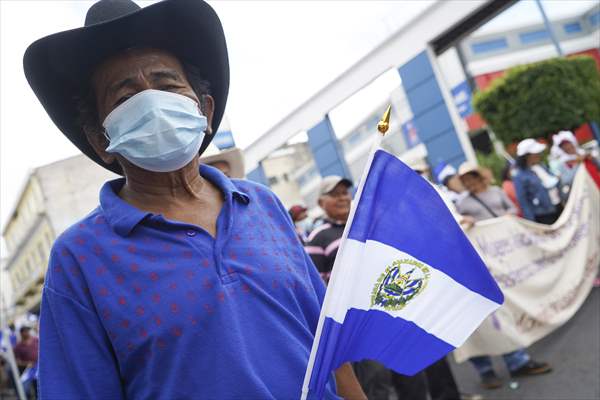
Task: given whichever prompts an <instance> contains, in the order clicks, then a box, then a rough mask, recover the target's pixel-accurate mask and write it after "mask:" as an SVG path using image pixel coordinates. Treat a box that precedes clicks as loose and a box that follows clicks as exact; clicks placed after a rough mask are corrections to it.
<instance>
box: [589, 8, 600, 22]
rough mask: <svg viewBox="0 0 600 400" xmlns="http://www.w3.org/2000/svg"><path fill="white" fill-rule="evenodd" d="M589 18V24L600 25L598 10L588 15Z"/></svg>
mask: <svg viewBox="0 0 600 400" xmlns="http://www.w3.org/2000/svg"><path fill="white" fill-rule="evenodd" d="M589 19H590V25H592V26H598V25H600V11H596V12H595V13H593V14H592V15H590V16H589Z"/></svg>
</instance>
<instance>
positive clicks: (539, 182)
mask: <svg viewBox="0 0 600 400" xmlns="http://www.w3.org/2000/svg"><path fill="white" fill-rule="evenodd" d="M545 149H546V145H545V144H542V143H539V142H537V141H535V140H534V139H525V140H522V141H521V142H520V143H519V144H518V145H517V163H516V164H517V168H516V170H515V173H514V175H513V177H512V180H513V182H514V184H515V189H516V192H517V200H518V201H519V205H520V206H521V209H522V210H523V217H524V218H526V219H528V220H530V221H536V222H539V223H542V224H548V225H550V224H553V223H554V222H555V221H556V220H557V219H558V217H559V216H560V213H561V211H562V206H561V198H560V192H559V189H558V188H559V183H560V180H559V179H558V178H557V177H556V176H555V175H553V174H552V173H551V172H550V171H548V169H546V167H544V166H543V165H542V164H541V161H542V152H543V151H544V150H545Z"/></svg>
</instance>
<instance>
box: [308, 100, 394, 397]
mask: <svg viewBox="0 0 600 400" xmlns="http://www.w3.org/2000/svg"><path fill="white" fill-rule="evenodd" d="M391 110H392V106H391V105H388V107H387V109H386V110H385V113H384V114H383V116H382V117H381V120H380V121H379V123H378V124H377V130H378V131H379V133H380V134H379V135H377V137H376V139H375V141H374V142H373V145H372V146H371V150H370V153H369V158H368V159H367V163H366V164H365V168H364V169H363V173H362V176H361V179H360V182H359V184H358V189H357V190H356V195H355V196H354V200H353V201H352V204H351V207H350V214H349V215H348V221H346V226H345V227H344V233H343V234H342V238H341V241H340V247H339V249H338V252H337V255H336V257H335V261H334V262H333V268H332V270H331V277H330V279H329V285H330V286H329V288H328V290H327V291H326V292H325V299H324V300H323V306H322V307H321V313H320V315H319V323H318V324H317V330H316V332H315V339H314V341H313V345H312V349H311V351H310V356H309V358H308V365H307V366H306V373H305V374H304V382H303V383H302V395H301V397H300V398H301V400H306V398H307V396H308V385H309V383H310V377H311V375H312V371H313V368H314V365H315V357H316V355H317V349H318V348H319V343H320V341H321V333H322V331H323V324H324V322H325V312H326V311H327V310H328V309H329V308H330V305H331V304H330V303H333V302H334V301H336V299H334V298H333V297H332V296H331V293H333V292H334V290H333V287H332V286H333V285H335V282H336V279H335V277H336V276H337V275H341V274H342V273H343V271H341V268H342V267H341V266H338V264H339V263H340V254H343V250H344V244H345V243H346V239H347V238H348V232H349V230H350V227H351V226H352V221H353V220H354V214H355V212H356V207H357V206H358V203H359V201H360V197H361V195H362V192H363V189H364V186H365V181H366V180H367V175H368V173H369V170H370V169H371V164H372V163H373V157H374V156H375V152H376V151H377V149H379V147H380V145H381V141H382V140H383V138H384V136H385V134H386V133H387V131H388V130H389V128H390V113H391ZM338 281H339V280H338Z"/></svg>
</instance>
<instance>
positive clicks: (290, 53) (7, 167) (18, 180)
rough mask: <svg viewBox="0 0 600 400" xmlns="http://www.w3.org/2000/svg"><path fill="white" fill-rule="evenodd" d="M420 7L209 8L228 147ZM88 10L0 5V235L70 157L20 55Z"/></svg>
mask: <svg viewBox="0 0 600 400" xmlns="http://www.w3.org/2000/svg"><path fill="white" fill-rule="evenodd" d="M137 3H138V4H140V5H142V6H147V5H149V4H151V3H152V2H147V1H138V2H137ZM430 3H431V2H430V1H407V0H403V1H368V2H367V1H331V2H330V1H318V2H317V1H247V0H244V1H210V4H211V5H212V6H213V7H214V8H215V10H216V11H217V13H218V14H219V16H220V18H221V21H222V23H223V26H224V30H225V35H226V38H227V43H228V48H229V57H230V64H231V89H230V95H229V100H228V104H227V109H226V114H227V116H228V119H229V122H230V125H231V128H232V130H233V132H234V136H235V140H236V142H237V144H238V146H240V147H242V148H243V147H246V146H247V145H249V144H250V143H251V142H252V141H254V140H256V139H257V138H258V137H259V136H260V135H261V134H262V133H264V132H265V131H266V130H268V129H269V128H270V127H272V126H273V125H274V124H276V123H277V122H278V121H279V120H280V119H281V118H283V117H284V116H285V115H287V114H288V113H289V112H291V111H292V110H293V109H294V108H296V107H297V106H298V105H300V104H301V103H302V102H303V101H304V100H306V99H307V98H309V97H310V96H311V95H313V94H314V93H315V92H316V91H318V90H319V89H320V88H322V87H323V86H324V85H326V84H327V83H329V82H330V81H332V80H333V79H334V78H335V77H336V76H338V75H339V74H340V73H342V72H343V71H344V70H345V69H347V68H348V67H349V66H350V65H351V64H352V63H353V62H355V61H357V60H358V59H359V58H360V57H361V56H363V55H364V54H366V53H367V52H368V51H369V50H370V49H372V48H373V47H374V46H375V45H377V44H378V43H380V42H381V41H382V40H384V39H385V38H386V37H387V36H389V35H390V34H391V33H392V32H393V31H395V30H396V29H397V28H398V27H400V26H401V25H403V24H404V23H405V22H406V21H408V20H410V18H411V17H413V16H414V15H416V14H417V13H418V12H420V11H421V10H422V9H424V8H425V7H426V6H427V5H428V4H430ZM91 4H93V2H89V1H48V0H44V1H6V0H2V1H0V29H1V30H0V63H1V64H0V87H2V90H1V92H0V181H1V182H2V188H1V191H0V195H1V198H0V214H1V216H0V221H1V225H2V227H1V228H2V229H3V228H4V224H5V222H6V219H7V217H8V213H10V211H12V208H13V206H14V202H15V201H16V197H17V196H18V194H19V191H20V189H21V187H22V185H23V182H24V181H25V179H26V178H27V174H28V173H29V172H30V171H31V169H32V168H35V167H37V166H40V165H44V164H47V163H50V162H53V161H56V160H60V159H62V158H65V157H68V156H71V155H75V154H78V150H77V149H76V148H75V147H74V146H73V145H72V144H71V143H70V142H69V141H68V140H67V139H65V138H64V137H63V135H62V134H61V133H60V132H59V131H58V129H57V128H56V127H55V126H54V124H53V123H52V122H51V121H50V119H49V118H48V116H47V115H46V113H45V111H44V110H43V108H42V107H41V105H40V104H39V102H38V101H37V99H36V98H35V96H34V94H33V92H32V91H31V89H30V88H29V86H28V84H27V82H26V80H25V77H24V75H23V70H22V57H23V53H24V52H25V49H26V48H27V46H28V45H29V44H30V43H31V42H33V41H34V40H36V39H38V38H41V37H43V36H45V35H48V34H51V33H55V32H58V31H62V30H66V29H72V28H76V27H79V26H81V25H82V24H83V20H84V18H85V13H86V11H87V9H88V8H89V6H90V5H91ZM398 83H399V80H398ZM388 93H389V92H388ZM382 95H386V93H385V90H384V91H382ZM379 101H381V99H376V100H374V102H375V103H378V102H379Z"/></svg>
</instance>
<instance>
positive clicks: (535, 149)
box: [517, 139, 546, 157]
mask: <svg viewBox="0 0 600 400" xmlns="http://www.w3.org/2000/svg"><path fill="white" fill-rule="evenodd" d="M545 148H546V145H545V144H543V143H540V142H538V141H537V140H535V139H525V140H521V141H520V142H519V144H518V145H517V156H519V157H521V156H524V155H525V154H539V153H541V152H542V151H544V149H545Z"/></svg>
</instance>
